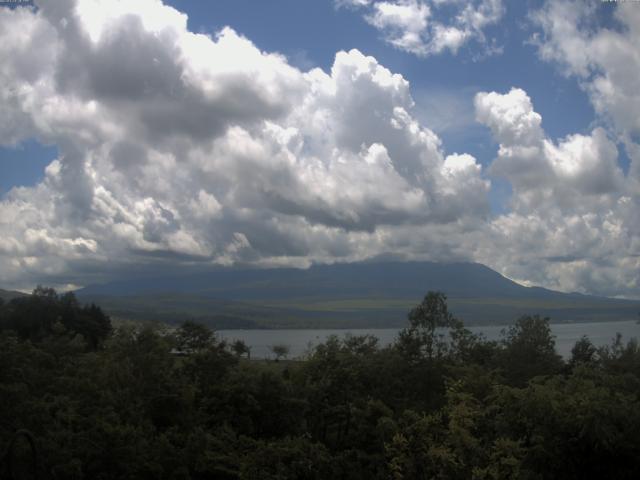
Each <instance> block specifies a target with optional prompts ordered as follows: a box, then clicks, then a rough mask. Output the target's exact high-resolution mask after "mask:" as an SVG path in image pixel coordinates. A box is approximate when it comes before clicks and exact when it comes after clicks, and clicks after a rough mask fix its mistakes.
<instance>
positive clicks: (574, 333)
mask: <svg viewBox="0 0 640 480" xmlns="http://www.w3.org/2000/svg"><path fill="white" fill-rule="evenodd" d="M504 328H506V327H505V326H504V325H499V326H497V325H489V326H479V327H469V330H471V331H472V332H473V333H482V334H484V336H485V337H486V338H487V339H488V340H498V339H499V338H500V332H501V331H502V329H504ZM399 331H400V329H398V328H371V329H326V330H322V329H308V330H301V329H296V330H219V331H218V334H219V336H220V337H222V338H224V339H226V340H236V339H240V340H243V341H244V342H245V343H246V344H247V345H248V346H249V347H251V356H252V357H253V358H269V357H272V356H273V354H272V352H271V350H270V347H271V346H272V345H276V344H284V345H287V346H288V347H289V348H290V354H289V358H295V357H300V356H302V355H304V354H305V353H306V352H308V351H309V350H310V349H311V348H312V347H313V346H314V345H318V344H319V343H322V342H324V341H325V340H326V339H327V338H328V337H329V336H330V335H337V336H339V337H343V336H344V335H346V334H348V333H351V334H352V335H366V334H371V335H374V336H376V337H378V339H379V341H380V345H381V346H384V345H388V344H389V343H391V342H393V340H394V339H395V338H396V336H397V335H398V332H399ZM551 331H552V333H553V335H555V340H556V351H557V352H558V353H559V354H560V355H562V356H563V357H565V358H569V357H570V356H571V349H572V348H573V345H574V344H575V343H576V341H577V340H579V339H580V337H582V336H583V335H587V336H588V337H589V339H590V340H591V341H592V342H593V344H594V345H596V346H598V347H599V346H603V345H607V344H610V343H611V342H612V340H613V339H614V338H615V336H616V333H621V334H622V338H623V341H624V342H625V343H626V341H627V340H629V339H630V338H632V337H636V338H637V337H640V325H639V324H637V323H636V322H635V321H625V322H593V323H558V324H551Z"/></svg>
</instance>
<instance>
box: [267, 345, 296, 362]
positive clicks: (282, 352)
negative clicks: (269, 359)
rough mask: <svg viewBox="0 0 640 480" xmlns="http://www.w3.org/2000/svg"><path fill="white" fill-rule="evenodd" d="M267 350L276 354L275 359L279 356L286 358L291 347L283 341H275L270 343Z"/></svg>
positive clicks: (278, 358)
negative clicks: (275, 342) (272, 343)
mask: <svg viewBox="0 0 640 480" xmlns="http://www.w3.org/2000/svg"><path fill="white" fill-rule="evenodd" d="M269 350H271V352H272V353H273V354H274V355H275V356H276V361H278V360H280V359H281V358H287V356H288V355H289V353H290V352H291V347H289V345H285V344H284V343H277V344H275V345H271V346H270V347H269Z"/></svg>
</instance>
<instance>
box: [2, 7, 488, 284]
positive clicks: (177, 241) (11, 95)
mask: <svg viewBox="0 0 640 480" xmlns="http://www.w3.org/2000/svg"><path fill="white" fill-rule="evenodd" d="M112 6H113V8H110V7H112ZM96 12H101V13H100V14H97V13H96ZM24 31H26V32H30V34H29V35H28V36H25V37H24V38H23V37H21V36H16V35H15V33H16V32H24ZM36 42H37V43H38V44H40V45H43V46H44V49H45V53H46V54H44V55H43V53H42V51H41V50H39V49H38V48H35V44H36ZM0 45H1V46H0V60H2V62H1V63H0V65H1V66H0V81H1V82H2V84H3V85H4V86H6V89H4V90H3V93H2V95H3V96H2V98H1V99H0V109H2V112H3V113H6V116H5V117H4V118H5V119H6V120H5V123H6V128H5V126H3V128H2V130H0V139H1V141H2V143H4V144H11V143H16V142H20V141H21V140H24V139H28V138H32V137H36V138H38V139H39V140H40V141H44V142H47V143H53V144H56V145H57V147H58V150H59V152H60V155H59V158H57V159H56V160H55V161H54V162H53V163H52V164H51V165H49V167H48V168H47V170H46V176H45V179H44V181H43V182H42V183H40V184H39V185H37V186H35V187H33V188H19V189H14V190H13V191H11V192H10V193H9V194H8V195H7V196H6V197H5V198H4V199H3V200H2V201H1V202H0V229H1V231H2V242H0V272H1V273H0V282H2V283H3V284H4V285H6V286H16V287H25V286H30V285H32V284H34V283H37V282H52V283H55V282H57V283H59V284H68V283H74V284H84V283H87V282H88V281H91V280H92V279H94V278H98V277H100V276H101V275H108V274H109V272H111V271H114V270H118V269H122V270H127V269H141V268H160V267H163V266H164V267H166V266H167V265H171V266H172V267H177V266H180V265H182V266H190V265H208V264H216V263H218V264H230V263H236V262H243V263H253V264H294V265H304V264H309V262H312V261H335V260H336V259H343V260H354V259H362V258H367V257H369V256H371V255H376V254H378V253H382V252H386V251H390V250H393V249H394V248H395V247H397V248H398V252H399V253H400V254H403V253H404V254H406V255H422V256H429V255H434V256H435V255H437V254H440V255H449V256H456V255H458V256H459V255H460V253H459V252H456V253H453V251H454V250H456V249H457V247H455V246H454V247H449V246H447V245H446V242H449V241H450V239H451V235H453V234H454V232H459V233H460V232H464V231H466V230H468V229H469V228H470V226H469V225H471V224H476V223H477V222H478V218H482V217H483V216H485V215H486V214H487V211H488V202H487V192H488V189H489V184H488V182H487V181H486V180H485V179H483V177H482V171H481V168H480V166H479V165H478V164H477V162H476V161H475V159H474V158H473V157H472V156H470V155H468V154H464V155H463V154H461V155H454V156H449V157H445V154H444V152H443V149H442V145H441V142H440V139H439V138H438V137H437V135H436V134H435V133H433V132H432V131H431V130H429V129H428V128H426V127H424V126H423V125H421V124H420V123H419V122H418V121H417V120H416V119H415V118H414V116H413V100H412V98H411V94H410V88H409V84H408V82H407V81H406V80H405V79H404V78H402V76H400V75H398V74H393V73H392V72H390V71H389V70H387V69H386V68H384V67H383V66H381V65H380V64H378V62H377V61H376V60H375V59H374V58H372V57H367V56H364V55H362V54H361V53H360V52H358V51H356V50H352V51H350V52H339V53H338V54H337V55H336V58H335V62H334V64H333V66H332V68H331V71H330V72H325V71H322V70H320V69H313V70H311V71H309V72H302V71H300V70H298V69H296V68H294V67H292V66H290V65H289V64H288V63H287V61H286V59H285V58H284V57H282V56H280V55H277V54H269V53H264V52H261V51H260V50H258V49H257V48H256V47H255V46H254V45H253V44H252V43H251V42H250V41H249V40H248V39H246V38H244V37H241V36H239V35H238V34H237V33H235V32H234V31H233V30H231V29H229V28H226V29H223V30H222V31H221V32H219V33H218V34H217V35H216V36H215V37H214V38H211V37H209V36H206V35H202V34H194V33H191V32H189V31H188V30H187V29H186V17H185V16H184V15H182V14H180V13H179V12H177V11H176V10H174V9H173V8H171V7H168V6H165V5H163V4H162V3H161V2H159V1H152V0H145V1H143V2H105V1H103V0H82V1H78V2H72V1H66V2H60V3H55V4H52V3H49V2H46V3H44V2H43V3H42V4H41V5H40V8H39V9H38V10H31V9H26V8H17V9H6V8H3V9H0ZM16 51H19V52H20V55H21V56H20V57H19V58H18V56H17V55H15V52H16ZM41 57H42V58H41ZM33 60H38V62H37V65H34V63H33ZM396 230H398V231H403V232H404V231H406V232H410V231H416V230H418V231H420V232H422V233H423V234H424V235H426V236H427V237H429V238H430V240H429V243H430V245H429V247H430V248H429V253H427V254H425V253H424V252H423V253H419V252H418V253H416V249H415V242H416V239H413V238H412V235H410V234H409V233H406V234H404V235H405V236H406V238H407V241H406V242H405V243H404V244H403V245H399V244H398V238H397V237H396V236H395V234H394V232H395V231H396ZM431 230H433V231H434V232H435V231H441V230H446V231H447V232H448V235H442V236H441V237H440V236H439V235H436V234H434V235H429V233H428V232H430V231H431ZM423 241H424V240H423ZM443 243H444V244H443ZM462 250H463V249H460V251H462Z"/></svg>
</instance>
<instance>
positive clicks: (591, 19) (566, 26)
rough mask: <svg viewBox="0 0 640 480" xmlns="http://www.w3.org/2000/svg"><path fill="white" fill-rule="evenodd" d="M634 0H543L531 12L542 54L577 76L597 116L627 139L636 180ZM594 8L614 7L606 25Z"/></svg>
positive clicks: (639, 171)
mask: <svg viewBox="0 0 640 480" xmlns="http://www.w3.org/2000/svg"><path fill="white" fill-rule="evenodd" d="M637 7H638V5H637V4H634V3H633V2H620V3H619V4H616V5H612V4H603V5H597V4H595V3H594V4H589V3H588V2H586V3H585V2H573V1H572V2H547V3H545V5H544V6H543V8H542V9H540V10H538V11H536V12H534V13H533V14H532V15H531V17H532V20H533V23H534V25H535V26H537V27H538V28H537V31H536V32H535V34H534V37H533V42H534V43H535V44H536V45H537V46H538V51H539V54H540V57H541V58H542V59H544V60H546V61H549V62H553V63H555V64H556V65H558V66H559V67H560V68H561V71H562V72H564V73H565V74H566V75H568V76H573V77H575V78H577V79H578V81H579V82H580V85H581V86H582V88H583V89H584V90H585V91H586V92H587V93H588V95H589V98H590V100H591V103H592V104H593V106H594V108H595V110H596V112H598V113H599V115H600V116H601V119H602V120H604V121H605V122H607V123H609V124H610V125H611V126H612V129H613V130H614V131H615V132H616V133H617V135H618V136H619V138H620V139H621V140H622V141H623V142H624V143H625V145H626V148H627V151H628V153H629V154H630V157H631V159H632V165H631V173H632V176H633V177H635V178H636V179H637V180H640V141H639V139H640V115H638V111H640V89H638V82H637V79H638V72H639V71H640V52H639V51H638V45H639V44H640V9H638V8H637ZM598 8H608V9H615V10H614V12H613V21H612V24H611V25H610V26H606V27H605V26H602V25H600V24H599V22H598V18H599V15H598V12H597V9H598Z"/></svg>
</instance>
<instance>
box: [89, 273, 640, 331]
mask: <svg viewBox="0 0 640 480" xmlns="http://www.w3.org/2000/svg"><path fill="white" fill-rule="evenodd" d="M427 291H440V292H443V293H445V294H446V295H447V298H448V299H449V308H450V309H451V311H452V312H453V313H454V314H455V315H456V316H458V317H460V318H464V320H465V322H467V323H468V324H469V325H491V324H493V325H505V324H508V323H511V322H513V319H514V318H518V317H520V316H522V315H526V314H531V313H538V314H540V315H543V316H549V317H551V318H552V319H553V321H554V322H590V321H620V320H629V319H635V318H636V317H637V314H638V311H640V302H638V301H629V300H621V299H612V298H604V297H595V296H589V295H580V294H577V293H562V292H556V291H553V290H547V289H544V288H539V287H525V286H522V285H520V284H518V283H516V282H514V281H512V280H509V279H508V278H505V277H504V276H502V275H500V274H499V273H498V272H496V271H494V270H491V269H490V268H489V267H487V266H485V265H481V264H478V263H442V262H399V261H395V262H391V261H387V262H381V261H380V262H359V263H342V264H341V263H336V264H333V265H313V266H311V267H310V268H308V269H296V268H263V269H255V268H254V269H248V268H246V269H242V268H218V269H213V270H209V271H205V272H200V273H189V274H184V273H183V274H178V273H176V274H174V275H169V274H164V275H156V276H152V277H150V276H144V277H139V278H126V279H124V280H119V281H118V280H114V281H112V282H108V283H106V284H102V285H89V286H87V287H85V288H83V289H80V290H78V292H76V293H77V295H78V297H79V298H80V299H82V300H84V301H89V302H91V301H93V302H97V303H99V304H100V305H102V306H103V307H104V308H106V309H108V311H109V312H112V313H113V314H114V315H116V316H117V317H119V318H128V319H136V320H161V321H165V322H169V323H177V322H180V321H182V320H186V319H192V320H193V319H195V320H197V321H199V322H202V323H206V324H207V325H209V326H211V327H214V328H218V329H229V328H231V329H233V328H379V327H401V326H402V325H403V324H404V321H405V320H404V319H405V315H406V312H407V310H409V309H410V308H411V307H412V306H413V305H415V304H416V303H417V302H419V301H420V299H421V298H422V295H424V292H427Z"/></svg>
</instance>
